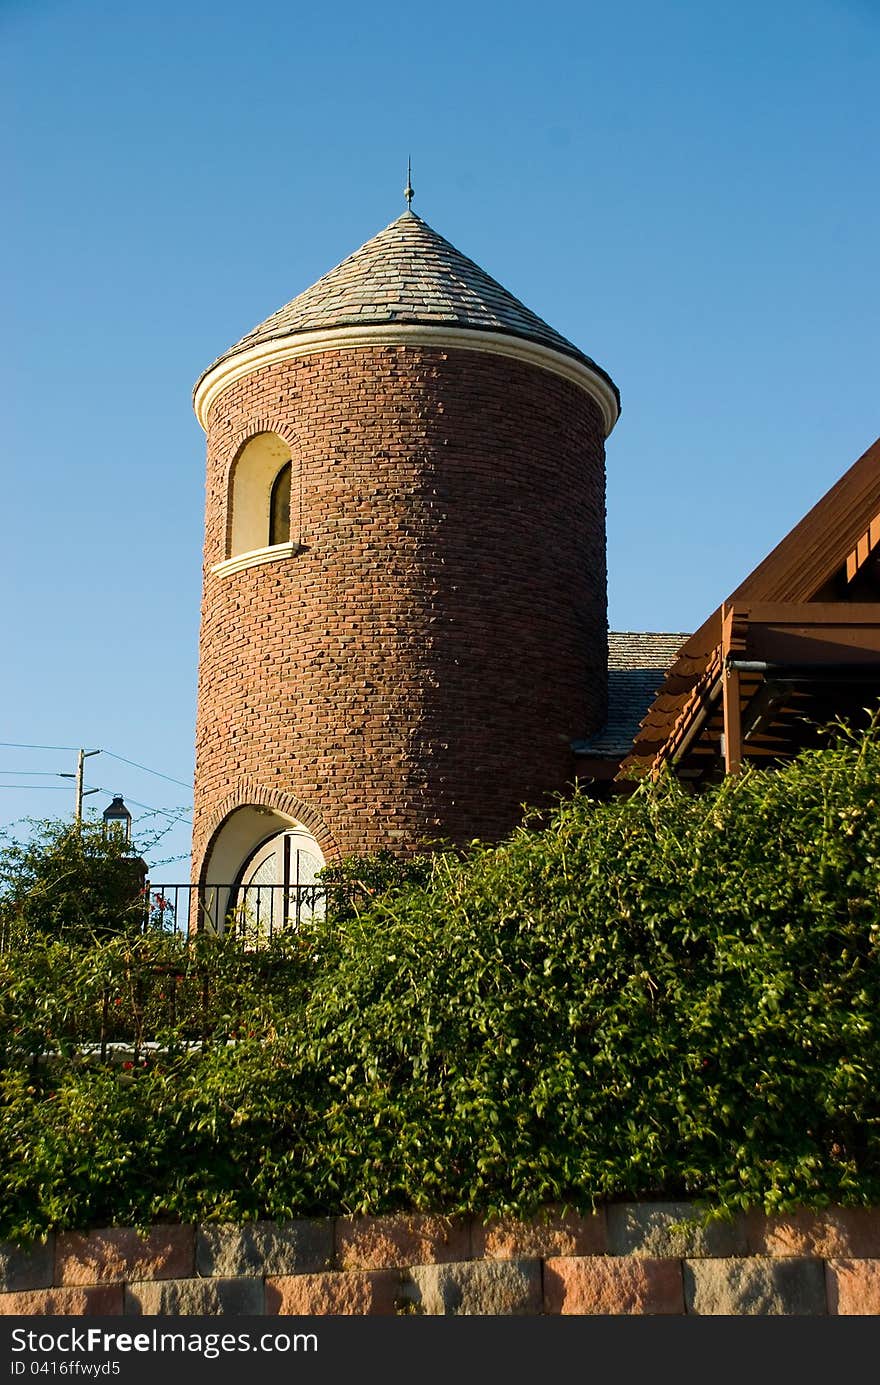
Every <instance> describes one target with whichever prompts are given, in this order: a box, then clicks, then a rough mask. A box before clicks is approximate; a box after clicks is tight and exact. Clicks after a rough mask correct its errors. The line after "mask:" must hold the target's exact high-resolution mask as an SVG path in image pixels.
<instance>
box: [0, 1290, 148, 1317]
mask: <svg viewBox="0 0 880 1385" xmlns="http://www.w3.org/2000/svg"><path fill="white" fill-rule="evenodd" d="M122 1293H123V1290H122V1285H121V1284H87V1285H82V1286H77V1287H74V1288H69V1289H29V1290H23V1291H22V1292H20V1293H17V1294H0V1315H4V1316H14V1317H23V1318H27V1317H43V1316H47V1315H51V1316H53V1317H71V1318H81V1317H102V1318H104V1317H106V1318H110V1317H116V1316H118V1315H119V1314H120V1313H121V1312H122V1306H123V1304H122Z"/></svg>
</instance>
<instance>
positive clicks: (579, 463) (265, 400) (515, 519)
mask: <svg viewBox="0 0 880 1385" xmlns="http://www.w3.org/2000/svg"><path fill="white" fill-rule="evenodd" d="M267 429H269V430H273V431H275V432H278V433H280V434H281V435H282V436H283V437H284V438H285V439H286V441H287V442H288V444H289V445H290V448H291V452H292V454H293V493H292V504H291V538H292V539H299V538H301V539H302V542H303V543H304V544H305V546H306V547H305V551H304V552H302V553H300V554H298V555H297V556H296V557H294V558H292V559H286V560H283V561H277V562H272V563H269V564H264V565H262V566H257V567H253V568H250V569H247V570H245V571H242V572H237V573H233V574H231V575H229V576H226V577H216V576H212V575H211V573H210V567H211V566H212V565H213V564H214V563H217V562H220V561H221V560H222V559H224V558H225V557H226V556H227V551H226V542H227V495H228V491H229V476H230V468H231V466H232V463H233V461H234V458H235V456H236V453H237V452H238V450H239V449H240V447H241V446H242V444H243V443H244V442H245V441H246V440H247V438H248V437H250V436H252V435H253V434H254V433H255V432H259V431H263V430H267ZM604 505H605V473H604V446H603V430H602V426H601V420H600V416H599V411H598V409H597V407H596V405H595V404H594V403H593V401H592V400H591V399H590V398H589V397H588V396H587V395H586V394H585V393H584V392H583V391H581V390H579V389H578V388H576V387H575V386H574V385H572V384H570V383H569V382H567V381H565V380H562V379H560V378H558V377H556V376H554V375H551V374H549V373H548V372H545V371H541V370H538V369H537V368H535V367H533V366H529V365H526V364H523V363H520V362H516V361H512V360H507V359H505V358H503V357H500V356H490V355H486V354H481V353H477V352H471V351H445V350H444V351H441V350H436V349H430V350H429V349H427V348H424V347H412V346H406V347H405V346H386V347H370V348H363V349H358V350H345V351H337V352H326V353H323V354H320V355H315V356H311V357H305V358H303V359H301V360H296V361H290V362H286V363H282V364H280V365H274V366H269V367H265V368H263V369H261V370H258V371H256V372H255V373H254V374H253V375H251V376H249V377H248V378H246V379H244V380H242V381H239V382H238V383H237V384H235V385H234V386H232V387H231V388H230V389H229V390H227V391H226V392H225V393H224V394H223V395H222V396H221V397H220V398H219V399H218V400H217V402H216V403H215V404H214V406H213V408H212V411H211V417H210V428H209V436H208V476H207V519H206V542H205V565H206V575H205V587H204V599H203V610H202V632H201V645H200V674H199V709H198V724H197V735H196V791H195V829H194V861H195V864H196V868H198V865H199V863H200V861H201V858H202V854H203V852H204V848H205V845H206V843H207V841H208V840H209V838H210V836H211V834H212V832H213V831H214V830H215V829H216V827H217V825H218V815H219V813H220V811H221V805H222V804H223V803H224V800H225V801H226V803H227V805H228V802H229V797H230V794H235V791H236V787H237V785H238V784H239V783H244V782H247V784H248V785H249V786H250V788H249V790H248V795H247V796H249V797H250V801H253V795H252V792H251V790H252V788H253V786H257V787H258V788H259V789H261V790H262V801H264V802H268V803H270V804H272V803H273V802H274V803H276V805H277V806H281V801H282V795H285V796H286V799H287V801H288V802H289V801H290V800H291V798H293V799H295V800H297V801H299V802H300V803H302V804H305V805H307V806H308V808H309V810H310V812H311V814H312V815H313V830H315V826H314V823H315V822H317V823H319V824H321V825H322V827H323V830H316V835H317V836H318V837H319V839H321V838H323V844H324V845H325V850H326V849H327V844H328V843H332V844H333V845H335V848H336V850H338V851H339V852H340V853H341V854H343V855H345V854H348V853H350V852H355V851H357V852H361V851H368V850H375V849H378V848H380V847H382V846H391V847H409V846H412V845H414V844H415V843H417V842H419V841H420V840H425V839H431V838H437V837H441V836H442V837H445V838H447V839H452V840H455V841H467V840H470V839H471V838H473V837H475V836H481V837H485V838H490V839H491V838H494V837H498V836H500V835H503V834H504V833H505V832H507V831H508V830H509V829H510V828H511V827H512V826H514V825H515V823H516V822H517V821H518V820H519V818H520V805H521V804H522V803H523V802H530V803H535V802H539V801H540V800H541V799H542V797H543V796H544V795H545V794H546V793H547V791H553V790H557V789H561V788H563V787H564V785H565V783H566V782H567V780H568V779H569V778H570V777H571V773H572V759H571V753H570V750H569V741H570V740H571V739H572V738H573V737H580V736H584V735H587V734H588V733H589V732H591V731H592V730H595V729H596V728H598V726H599V725H600V724H601V722H602V720H603V717H604V714H605V706H606V671H605V668H606V644H605V631H606V586H605V508H604ZM300 507H301V513H302V526H301V530H302V532H301V534H300ZM331 850H332V846H331Z"/></svg>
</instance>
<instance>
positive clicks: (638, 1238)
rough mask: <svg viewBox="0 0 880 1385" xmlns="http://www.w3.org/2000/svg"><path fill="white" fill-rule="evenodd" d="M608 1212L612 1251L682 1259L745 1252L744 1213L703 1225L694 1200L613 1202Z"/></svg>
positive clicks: (622, 1253) (609, 1241) (618, 1253)
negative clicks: (728, 1219) (731, 1219)
mask: <svg viewBox="0 0 880 1385" xmlns="http://www.w3.org/2000/svg"><path fill="white" fill-rule="evenodd" d="M606 1216H607V1220H608V1253H609V1255H647V1256H649V1257H650V1258H652V1259H679V1260H683V1259H685V1258H691V1259H697V1258H698V1257H700V1256H710V1257H712V1258H719V1257H720V1256H724V1255H745V1254H746V1233H745V1224H744V1220H743V1218H742V1217H736V1218H734V1220H733V1221H713V1222H710V1223H709V1224H708V1225H707V1226H703V1225H701V1224H700V1222H699V1213H698V1211H697V1209H696V1207H695V1205H694V1204H693V1203H692V1202H619V1203H612V1204H611V1205H610V1206H609V1207H608V1208H607V1209H606ZM684 1223H687V1224H686V1225H683V1224H684Z"/></svg>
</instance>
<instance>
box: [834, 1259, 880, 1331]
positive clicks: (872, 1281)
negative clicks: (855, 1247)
mask: <svg viewBox="0 0 880 1385" xmlns="http://www.w3.org/2000/svg"><path fill="white" fill-rule="evenodd" d="M825 1281H826V1288H827V1292H828V1312H829V1313H837V1314H840V1315H841V1316H844V1315H846V1316H847V1317H878V1316H880V1260H829V1262H828V1264H827V1266H826V1270H825Z"/></svg>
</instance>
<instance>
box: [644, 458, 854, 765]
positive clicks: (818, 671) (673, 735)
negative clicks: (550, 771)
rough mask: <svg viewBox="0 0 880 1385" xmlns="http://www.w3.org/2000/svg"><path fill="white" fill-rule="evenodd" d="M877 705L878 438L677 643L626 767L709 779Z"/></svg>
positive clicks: (774, 758)
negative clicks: (669, 770)
mask: <svg viewBox="0 0 880 1385" xmlns="http://www.w3.org/2000/svg"><path fill="white" fill-rule="evenodd" d="M878 703H880V439H878V441H877V442H876V443H874V444H873V446H872V447H870V448H869V449H868V451H867V452H866V453H864V455H863V456H862V457H860V458H859V460H858V461H857V462H856V463H855V464H854V465H853V466H852V467H851V468H850V469H849V471H848V472H846V474H845V475H844V476H843V477H841V479H840V480H839V481H838V482H837V484H836V485H835V486H833V487H832V489H831V490H830V491H829V492H828V493H827V495H825V496H824V497H823V498H822V500H820V501H819V502H818V504H817V505H815V506H814V507H813V509H812V510H811V511H810V512H809V514H808V515H806V516H805V517H804V519H802V520H801V521H800V523H799V524H797V525H796V526H795V528H794V529H793V530H792V531H791V533H790V534H788V535H787V536H786V538H785V539H783V540H782V542H781V543H780V544H779V545H778V546H777V547H776V548H775V549H774V550H773V552H772V553H771V554H769V555H768V557H767V558H765V559H764V561H763V562H762V563H760V564H759V566H758V567H757V568H756V569H755V570H754V572H752V573H751V574H750V575H749V577H747V578H746V580H745V581H744V582H743V583H741V584H740V586H739V587H738V588H737V589H736V591H735V592H734V593H733V594H732V595H731V596H730V597H729V598H728V599H727V601H725V602H724V603H723V604H722V605H721V606H720V607H719V608H718V610H717V611H715V612H714V613H713V614H712V615H711V616H710V617H709V619H708V620H707V621H706V622H705V623H704V624H703V626H701V628H700V629H699V630H698V631H697V632H696V634H695V635H693V636H692V637H691V638H690V639H689V640H688V641H687V642H686V643H685V644H684V646H683V647H682V649H681V651H680V652H679V655H678V658H677V659H676V660H675V662H674V663H673V664H672V667H671V668H670V670H669V672H668V673H667V675H666V678H665V680H664V682H663V685H662V687H661V689H660V691H659V693H658V695H657V697H656V699H655V701H654V702H653V704H652V706H651V707H650V709H649V710H648V713H647V715H646V717H645V718H644V720H643V722H642V725H641V728H640V730H639V732H638V735H637V736H636V739H635V742H634V745H633V751H632V754H631V755H630V756H629V757H628V758H627V759H626V760H625V761H624V762H623V765H622V766H621V771H620V773H621V775H624V776H625V775H628V774H632V773H633V772H636V773H640V774H644V773H646V772H648V773H652V774H656V773H658V772H659V770H660V768H661V767H662V766H664V765H668V766H670V767H671V768H672V769H673V770H674V772H675V773H676V774H677V775H679V776H680V777H681V778H683V779H689V780H692V781H695V782H701V781H702V782H706V781H711V780H713V779H715V778H717V777H719V776H720V775H722V774H733V773H737V772H738V771H739V770H740V769H741V768H742V766H743V765H744V764H746V763H749V762H753V763H758V764H772V763H774V762H777V763H778V762H780V761H782V760H786V759H788V758H790V757H791V756H792V755H794V754H797V752H798V751H800V750H802V749H804V748H806V747H808V746H812V745H816V744H819V743H820V737H821V729H822V728H823V727H824V726H826V725H827V724H828V723H829V722H832V721H834V720H837V719H845V720H847V721H848V722H850V723H854V724H859V723H863V722H865V721H867V719H868V718H869V717H870V716H871V715H872V712H873V711H874V710H876V708H877V706H878Z"/></svg>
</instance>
